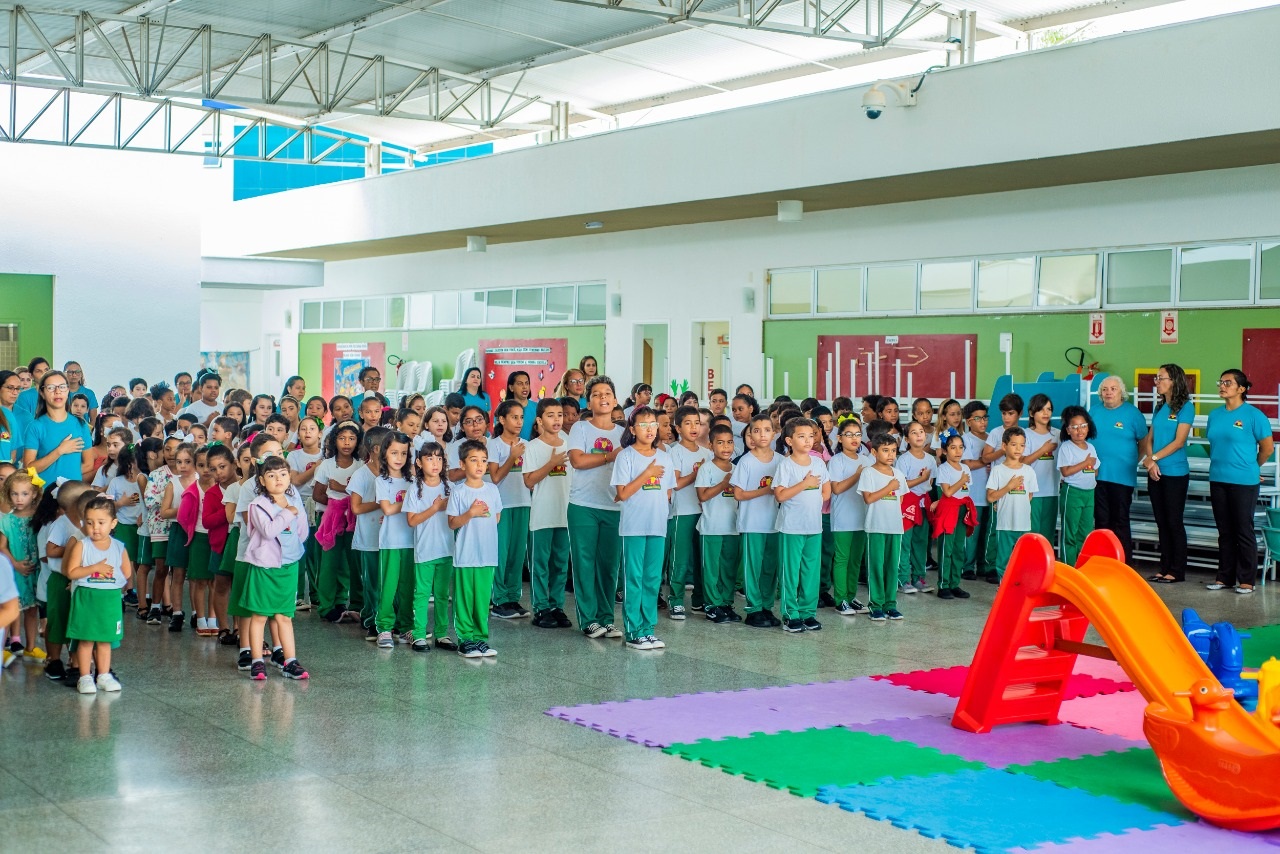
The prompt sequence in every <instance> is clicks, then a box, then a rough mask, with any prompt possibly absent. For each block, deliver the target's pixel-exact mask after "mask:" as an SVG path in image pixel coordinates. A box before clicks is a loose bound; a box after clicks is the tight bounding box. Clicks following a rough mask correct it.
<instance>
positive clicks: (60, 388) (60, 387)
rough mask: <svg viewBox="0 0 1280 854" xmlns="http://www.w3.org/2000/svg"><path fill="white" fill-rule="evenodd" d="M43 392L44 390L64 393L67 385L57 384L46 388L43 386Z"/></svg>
mask: <svg viewBox="0 0 1280 854" xmlns="http://www.w3.org/2000/svg"><path fill="white" fill-rule="evenodd" d="M44 390H45V391H66V390H67V384H66V383H59V384H58V385H47V386H45V387H44Z"/></svg>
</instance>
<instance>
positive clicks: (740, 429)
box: [711, 392, 760, 510]
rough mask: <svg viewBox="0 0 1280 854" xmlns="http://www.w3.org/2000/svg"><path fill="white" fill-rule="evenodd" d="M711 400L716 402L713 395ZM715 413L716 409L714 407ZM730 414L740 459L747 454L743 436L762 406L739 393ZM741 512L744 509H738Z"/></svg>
mask: <svg viewBox="0 0 1280 854" xmlns="http://www.w3.org/2000/svg"><path fill="white" fill-rule="evenodd" d="M711 399H712V400H713V401H714V400H715V395H714V394H712V396H711ZM712 411H715V407H714V406H713V407H712ZM729 412H730V414H731V415H732V416H733V421H731V422H730V423H729V426H730V427H732V428H733V448H734V457H740V456H742V455H743V454H744V453H746V452H747V447H746V445H745V440H744V439H743V434H745V433H746V431H747V425H748V423H750V421H751V419H752V418H755V417H756V416H757V415H759V414H760V404H758V403H756V399H755V398H754V397H752V396H751V395H749V394H743V393H742V392H739V393H737V394H735V395H734V396H733V402H732V403H731V404H730V406H729ZM738 509H739V510H741V509H742V508H738Z"/></svg>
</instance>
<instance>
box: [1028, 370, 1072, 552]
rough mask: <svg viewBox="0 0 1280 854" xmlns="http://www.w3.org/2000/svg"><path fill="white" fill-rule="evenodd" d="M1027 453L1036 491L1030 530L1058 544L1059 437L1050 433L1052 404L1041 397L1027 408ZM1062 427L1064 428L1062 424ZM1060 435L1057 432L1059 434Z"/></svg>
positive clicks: (1032, 499)
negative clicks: (1036, 484) (1036, 487)
mask: <svg viewBox="0 0 1280 854" xmlns="http://www.w3.org/2000/svg"><path fill="white" fill-rule="evenodd" d="M1027 421H1028V422H1029V426H1028V428H1027V453H1026V457H1027V459H1028V460H1031V461H1032V462H1031V468H1032V470H1033V471H1034V472H1035V473H1036V483H1038V484H1039V485H1040V488H1039V489H1038V490H1036V492H1034V493H1033V494H1032V496H1031V530H1033V531H1035V532H1036V533H1037V534H1039V535H1041V536H1042V537H1044V538H1045V539H1046V540H1048V541H1049V542H1050V543H1056V542H1057V541H1058V537H1057V531H1058V465H1057V463H1055V462H1054V458H1055V456H1056V455H1057V452H1058V441H1057V440H1058V439H1060V438H1061V436H1060V435H1059V434H1058V433H1055V432H1054V431H1053V429H1052V421H1053V403H1052V402H1050V400H1049V396H1048V395H1044V394H1037V395H1033V396H1032V398H1031V402H1030V403H1029V404H1027ZM1062 426H1063V427H1065V426H1066V423H1065V422H1064V423H1063V425H1062ZM1059 432H1061V431H1059Z"/></svg>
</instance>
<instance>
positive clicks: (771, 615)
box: [764, 608, 782, 629]
mask: <svg viewBox="0 0 1280 854" xmlns="http://www.w3.org/2000/svg"><path fill="white" fill-rule="evenodd" d="M764 615H765V617H766V618H767V619H768V620H769V625H770V626H772V627H773V628H775V629H776V628H778V626H781V625H782V620H779V619H778V617H777V615H776V614H774V613H773V612H772V611H770V610H769V609H768V608H765V609H764Z"/></svg>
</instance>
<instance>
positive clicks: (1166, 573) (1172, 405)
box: [1142, 365, 1196, 584]
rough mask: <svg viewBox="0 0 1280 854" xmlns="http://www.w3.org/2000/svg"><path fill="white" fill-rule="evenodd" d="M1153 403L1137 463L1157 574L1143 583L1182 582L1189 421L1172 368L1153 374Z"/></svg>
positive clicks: (1187, 392) (1182, 377)
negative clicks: (1156, 545)
mask: <svg viewBox="0 0 1280 854" xmlns="http://www.w3.org/2000/svg"><path fill="white" fill-rule="evenodd" d="M1156 394H1158V395H1159V402H1158V403H1157V404H1156V408H1155V411H1154V412H1153V413H1151V429H1150V430H1148V431H1147V438H1145V439H1143V440H1142V452H1143V455H1144V460H1143V465H1144V466H1145V467H1146V469H1147V494H1148V495H1150V496H1151V511H1152V513H1153V514H1154V515H1155V517H1156V530H1157V531H1159V532H1160V571H1159V572H1157V573H1156V574H1155V575H1150V576H1147V578H1148V580H1149V581H1155V582H1157V583H1160V584H1173V583H1175V582H1179V581H1186V580H1187V527H1186V525H1185V524H1184V523H1183V512H1184V511H1185V510H1186V507H1187V486H1188V485H1189V484H1190V483H1191V466H1190V464H1189V463H1188V462H1187V437H1188V436H1189V435H1191V423H1192V421H1194V420H1195V417H1196V413H1195V407H1194V406H1191V405H1190V401H1191V389H1190V387H1189V386H1188V385H1187V375H1186V373H1185V372H1184V371H1183V370H1182V368H1180V367H1179V366H1177V365H1161V366H1160V370H1158V371H1156Z"/></svg>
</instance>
